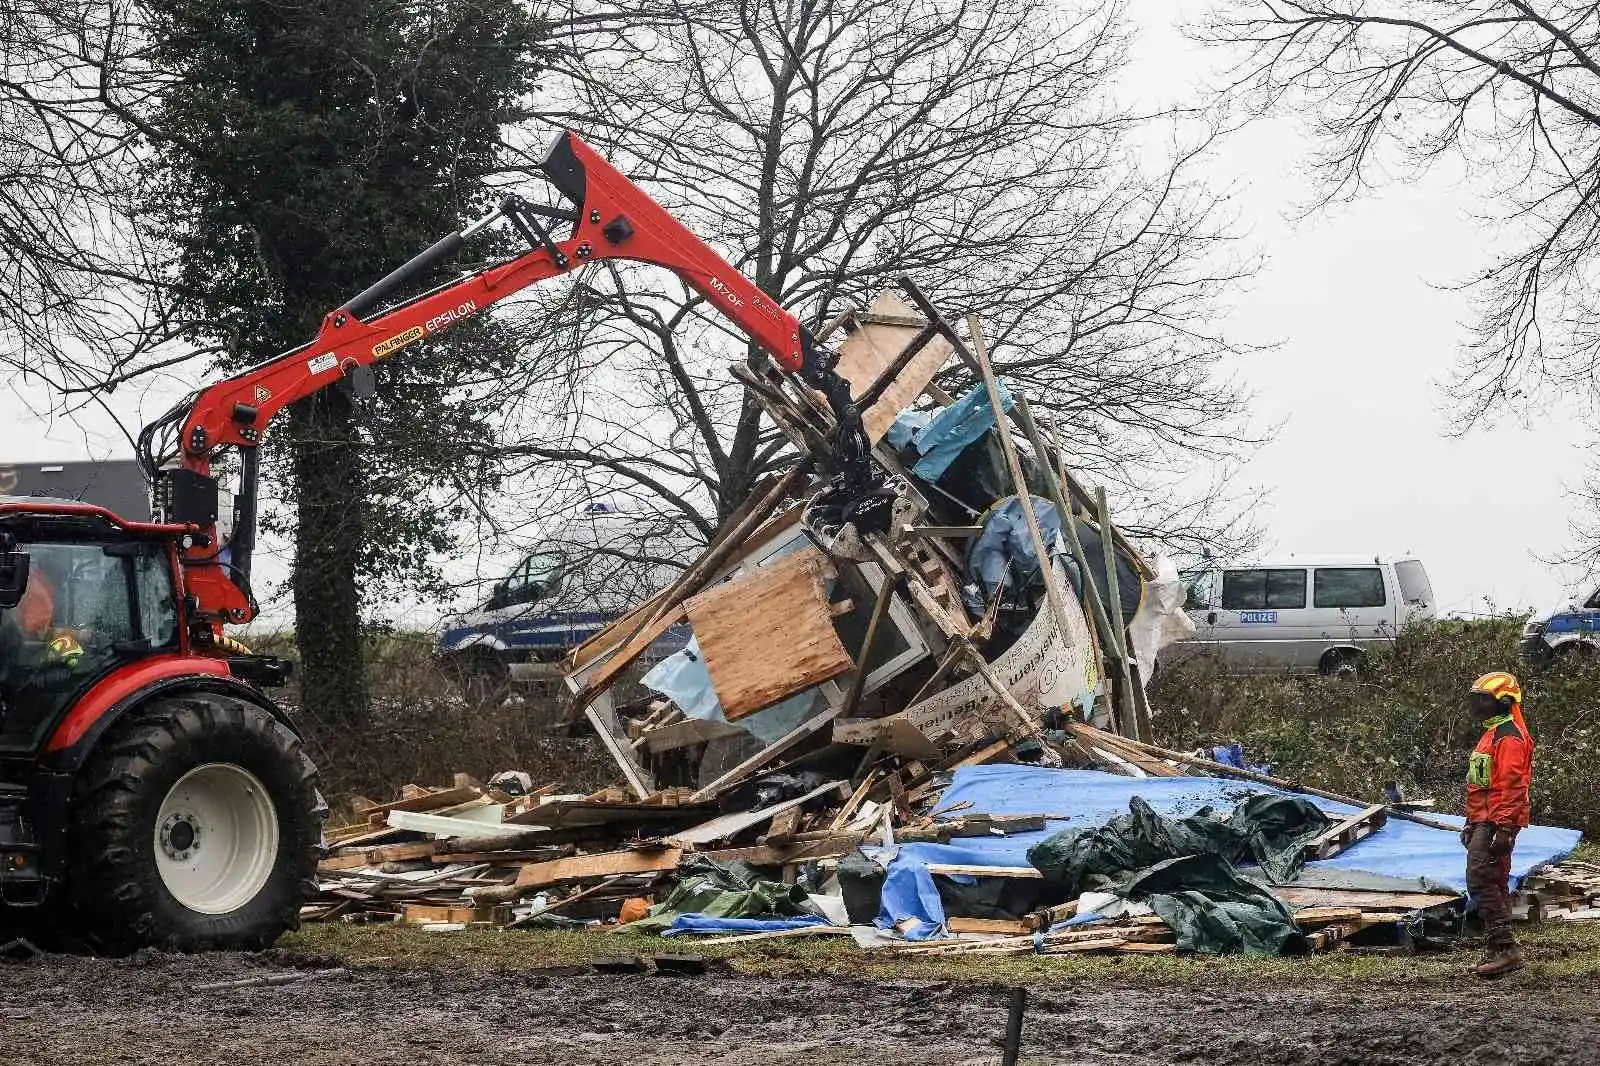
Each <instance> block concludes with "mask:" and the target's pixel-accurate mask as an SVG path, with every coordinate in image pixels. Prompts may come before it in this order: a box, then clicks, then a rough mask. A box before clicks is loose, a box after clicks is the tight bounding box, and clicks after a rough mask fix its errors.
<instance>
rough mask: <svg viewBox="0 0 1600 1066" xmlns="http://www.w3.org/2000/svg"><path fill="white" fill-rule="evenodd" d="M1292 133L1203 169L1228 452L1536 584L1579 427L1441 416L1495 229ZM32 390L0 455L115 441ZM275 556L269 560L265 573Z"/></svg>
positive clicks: (1278, 519) (1298, 522) (1423, 190)
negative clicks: (1363, 184) (1338, 196)
mask: <svg viewBox="0 0 1600 1066" xmlns="http://www.w3.org/2000/svg"><path fill="white" fill-rule="evenodd" d="M1136 6H1137V5H1136ZM1146 7H1147V9H1148V8H1156V7H1161V8H1165V7H1166V5H1146ZM1179 7H1180V9H1182V10H1183V11H1186V12H1193V11H1195V10H1197V9H1198V5H1197V4H1195V3H1192V2H1190V0H1183V2H1182V3H1180V4H1179ZM1168 10H1170V9H1168ZM1138 54H1139V67H1138V69H1137V70H1136V71H1135V72H1134V75H1135V76H1134V78H1133V79H1132V81H1131V82H1130V85H1129V86H1128V88H1129V91H1130V92H1133V93H1135V94H1136V95H1142V94H1144V93H1146V92H1148V93H1150V94H1151V98H1152V99H1155V98H1158V97H1161V98H1165V99H1168V100H1171V99H1173V98H1175V95H1174V94H1182V93H1183V92H1184V91H1185V88H1186V86H1188V85H1192V84H1193V83H1194V82H1195V81H1196V80H1197V79H1198V78H1199V77H1200V76H1201V75H1202V73H1203V70H1204V67H1205V65H1206V63H1207V62H1208V59H1209V57H1207V56H1204V55H1201V54H1199V53H1198V52H1197V50H1196V49H1195V48H1194V47H1193V46H1191V45H1189V44H1188V43H1187V42H1185V41H1184V40H1183V39H1182V38H1181V37H1180V36H1179V35H1178V34H1177V33H1176V32H1175V30H1174V28H1173V25H1172V24H1169V23H1167V22H1165V21H1157V22H1154V23H1152V24H1150V25H1147V26H1146V27H1145V29H1144V33H1143V37H1142V39H1141V41H1140V44H1139V53H1138ZM1308 148H1309V145H1308V144H1307V142H1306V141H1305V140H1304V139H1303V138H1302V137H1301V136H1300V134H1299V131H1298V130H1297V129H1296V127H1295V125H1294V124H1293V123H1292V122H1289V121H1278V122H1273V123H1265V124H1259V125H1255V126H1252V127H1250V128H1248V129H1246V130H1245V131H1244V132H1242V133H1240V134H1237V135H1235V137H1234V138H1233V139H1232V140H1230V142H1229V144H1228V146H1227V148H1226V150H1225V152H1224V153H1223V155H1222V157H1221V158H1219V159H1218V160H1217V161H1216V163H1215V164H1214V165H1213V167H1212V170H1213V171H1214V173H1215V177H1216V179H1217V181H1218V182H1219V183H1223V184H1226V183H1228V182H1231V181H1238V182H1239V183H1240V192H1239V204H1238V206H1239V208H1240V210H1241V213H1242V216H1243V219H1244V220H1245V222H1246V223H1247V224H1248V225H1249V227H1250V229H1251V235H1252V238H1253V239H1254V241H1256V242H1257V243H1258V244H1259V246H1260V248H1261V249H1262V250H1263V251H1264V252H1265V253H1266V255H1267V256H1268V261H1267V265H1266V268H1265V269H1264V270H1263V271H1262V273H1261V274H1260V275H1259V277H1258V278H1257V279H1256V281H1255V283H1254V285H1253V286H1252V288H1251V290H1250V291H1249V292H1248V293H1246V294H1244V295H1243V296H1242V297H1241V298H1240V299H1239V300H1238V301H1237V303H1236V308H1235V311H1234V312H1233V314H1232V316H1231V317H1230V319H1229V320H1228V322H1227V323H1226V326H1227V329H1228V330H1229V332H1230V333H1231V335H1233V336H1234V337H1236V338H1237V339H1239V340H1242V341H1247V342H1252V343H1277V344H1278V347H1276V348H1275V349H1273V350H1271V351H1269V352H1266V353H1264V354H1260V355H1254V356H1250V357H1247V358H1243V359H1241V360H1239V361H1238V362H1237V364H1236V365H1235V366H1233V367H1232V370H1233V371H1234V372H1235V373H1236V374H1237V375H1238V377H1239V378H1240V380H1241V381H1242V382H1244V383H1245V384H1246V385H1247V386H1248V387H1249V388H1250V389H1252V390H1253V391H1254V392H1255V394H1256V406H1255V410H1256V413H1257V418H1258V420H1259V423H1260V424H1261V425H1272V424H1275V423H1279V422H1281V423H1282V426H1281V429H1280V430H1279V431H1278V434H1277V437H1276V439H1275V440H1273V442H1272V443H1270V444H1268V445H1266V446H1265V447H1263V448H1262V449H1261V451H1260V452H1259V453H1258V454H1257V456H1256V457H1255V458H1254V459H1253V460H1252V461H1251V462H1250V464H1249V465H1248V466H1247V467H1246V468H1245V470H1244V472H1243V477H1244V480H1245V481H1246V482H1247V483H1248V484H1249V485H1251V486H1255V487H1259V488H1262V489H1265V490H1266V491H1267V492H1268V493H1269V496H1268V500H1267V503H1266V504H1265V506H1264V509H1263V510H1262V512H1261V514H1260V525H1261V526H1262V527H1263V528H1264V529H1265V530H1266V532H1267V536H1268V547H1269V548H1270V549H1271V550H1272V551H1273V552H1274V553H1290V552H1302V553H1309V552H1319V553H1325V552H1337V553H1341V554H1346V553H1362V554H1365V553H1369V552H1370V553H1382V554H1387V555H1397V554H1406V553H1410V554H1415V555H1416V556H1417V557H1419V558H1421V559H1422V560H1423V561H1424V562H1425V563H1426V564H1427V567H1428V570H1429V572H1430V574H1431V576H1432V579H1433V585H1434V589H1435V592H1436V594H1437V596H1438V599H1439V606H1440V608H1441V609H1442V610H1445V611H1451V612H1463V613H1467V612H1478V611H1484V610H1487V609H1488V608H1489V607H1490V606H1491V605H1492V606H1493V607H1495V608H1497V609H1508V608H1519V607H1530V606H1549V605H1551V604H1553V603H1554V602H1556V601H1557V600H1558V599H1559V598H1561V597H1563V596H1564V595H1565V593H1566V589H1567V581H1569V580H1571V579H1572V576H1573V575H1563V574H1562V573H1561V572H1559V571H1558V570H1557V569H1556V568H1554V567H1552V566H1550V565H1549V564H1547V563H1545V562H1542V561H1540V557H1541V556H1544V557H1549V556H1553V555H1557V554H1559V553H1560V552H1561V551H1562V549H1563V547H1564V546H1566V545H1567V544H1568V543H1569V534H1568V528H1567V523H1568V518H1569V499H1568V497H1567V495H1566V494H1565V489H1566V487H1567V486H1570V485H1572V484H1574V483H1576V482H1577V481H1578V480H1579V479H1580V478H1581V476H1582V472H1583V455H1584V445H1585V443H1586V442H1587V441H1588V440H1589V435H1588V434H1587V431H1585V430H1584V429H1583V427H1582V426H1581V424H1580V423H1579V421H1578V420H1577V419H1576V418H1575V417H1574V415H1573V414H1572V413H1571V412H1563V411H1554V412H1551V413H1550V414H1549V416H1548V417H1544V418H1541V419H1539V420H1537V421H1535V422H1534V423H1533V424H1532V425H1529V426H1523V425H1521V424H1519V423H1518V421H1517V420H1516V419H1515V418H1507V419H1505V420H1504V424H1503V425H1501V426H1499V427H1498V428H1496V429H1494V430H1492V431H1481V430H1480V431H1475V432H1473V433H1472V434H1470V435H1468V436H1466V437H1464V438H1458V437H1454V436H1451V435H1449V434H1448V433H1447V430H1448V429H1449V427H1450V421H1449V417H1448V415H1447V413H1446V405H1445V400H1444V396H1443V394H1442V392H1441V391H1440V388H1439V382H1440V381H1441V380H1442V379H1443V378H1444V377H1445V376H1446V375H1447V374H1448V373H1449V371H1450V368H1451V365H1452V361H1453V359H1454V355H1455V352H1456V350H1457V348H1458V345H1459V344H1460V342H1461V340H1462V339H1463V337H1464V335H1465V325H1464V324H1465V322H1466V321H1467V320H1468V319H1469V318H1470V307H1469V305H1468V302H1467V298H1466V297H1465V296H1464V295H1463V294H1460V293H1457V292H1451V291H1446V290H1445V289H1444V288H1443V286H1445V285H1447V284H1449V283H1450V282H1453V281H1455V280H1458V279H1460V278H1462V277H1464V276H1466V275H1468V274H1470V272H1471V271H1472V269H1473V268H1474V267H1475V266H1478V265H1480V264H1482V263H1483V262H1485V261H1486V249H1487V247H1488V245H1489V244H1490V242H1492V241H1493V240H1494V239H1495V234H1493V233H1489V232H1485V231H1484V229H1483V228H1482V226H1481V225H1480V224H1479V223H1478V222H1477V221H1476V220H1475V219H1474V217H1473V216H1472V208H1473V205H1474V202H1475V201H1474V195H1473V190H1472V189H1470V188H1463V187H1460V186H1459V185H1457V184H1455V183H1453V182H1452V180H1451V178H1450V176H1449V175H1441V176H1439V177H1437V178H1435V179H1432V180H1428V181H1424V182H1420V183H1411V184H1405V185H1398V186H1396V187H1393V188H1390V189H1388V190H1386V191H1385V192H1384V193H1383V194H1382V195H1379V196H1375V197H1372V198H1369V199H1365V200H1363V201H1361V202H1358V203H1356V204H1354V205H1351V206H1349V207H1346V208H1342V209H1340V210H1339V211H1338V212H1337V213H1335V214H1332V215H1324V216H1320V217H1317V218H1314V219H1312V220H1310V221H1293V220H1292V218H1291V217H1290V216H1291V215H1292V212H1293V208H1294V207H1295V206H1296V204H1297V203H1298V202H1301V201H1303V200H1304V199H1305V197H1306V196H1307V194H1308V191H1309V186H1308V185H1307V183H1306V182H1305V181H1304V180H1303V179H1302V177H1301V176H1300V175H1299V173H1298V168H1299V166H1300V165H1301V164H1302V163H1303V162H1304V159H1305V156H1306V153H1307V150H1308ZM181 387H182V385H181V383H177V382H170V381H169V382H164V383H161V384H160V385H158V386H156V387H154V388H153V389H146V390H142V391H126V392H124V393H120V394H118V395H117V396H115V397H114V398H113V400H112V404H111V406H112V407H113V408H114V409H115V410H116V411H117V412H118V413H119V414H120V415H121V416H122V417H123V418H124V420H125V421H126V422H127V424H129V425H137V424H138V423H139V422H140V420H141V419H144V418H148V417H151V416H153V415H155V414H158V413H159V412H160V411H161V410H162V409H164V407H165V406H166V405H168V404H169V403H170V402H171V401H172V399H173V397H174V395H175V394H176V393H177V392H178V391H179V390H180V389H181ZM45 406H46V405H45V404H43V403H42V402H41V400H40V397H39V396H38V394H37V393H36V392H30V391H29V390H28V389H27V388H26V387H24V386H22V385H20V384H18V383H13V390H12V391H11V393H9V394H5V393H0V418H5V419H7V423H6V424H9V425H16V426H18V429H19V430H20V432H13V433H8V434H7V435H6V436H7V440H8V444H7V446H6V448H5V456H4V458H5V459H9V460H13V461H31V460H42V459H78V458H105V457H108V456H128V455H131V449H130V448H129V447H128V445H127V444H126V442H125V441H123V440H122V439H121V438H120V436H118V435H116V434H115V433H112V432H109V431H108V430H109V426H110V422H109V419H108V418H106V417H105V416H103V415H95V416H91V417H87V418H85V419H84V420H82V421H81V422H80V423H78V424H69V423H65V422H61V421H59V420H57V421H53V422H52V421H48V420H44V419H41V418H39V417H37V415H36V414H34V413H33V411H37V410H42V409H44V407H45ZM30 407H31V408H32V410H30ZM274 572H277V573H281V569H280V567H279V566H277V565H271V564H269V566H268V573H267V574H266V575H263V577H266V578H269V579H270V576H271V575H272V574H273V573H274ZM273 613H274V614H277V613H279V612H273Z"/></svg>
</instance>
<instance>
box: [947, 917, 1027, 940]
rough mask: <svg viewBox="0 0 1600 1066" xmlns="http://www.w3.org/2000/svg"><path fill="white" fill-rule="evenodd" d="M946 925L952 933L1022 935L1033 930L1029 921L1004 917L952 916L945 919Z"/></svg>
mask: <svg viewBox="0 0 1600 1066" xmlns="http://www.w3.org/2000/svg"><path fill="white" fill-rule="evenodd" d="M944 927H945V928H946V929H948V930H950V931H951V932H952V933H1002V934H1004V935H1006V936H1021V935H1022V934H1023V933H1027V932H1031V931H1032V930H1030V929H1029V928H1028V923H1027V922H1023V921H1013V920H1008V919H1003V918H957V917H951V918H946V919H945V920H944Z"/></svg>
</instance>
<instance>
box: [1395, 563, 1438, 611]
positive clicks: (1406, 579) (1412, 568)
mask: <svg viewBox="0 0 1600 1066" xmlns="http://www.w3.org/2000/svg"><path fill="white" fill-rule="evenodd" d="M1394 576H1395V578H1396V579H1397V580H1399V582H1400V598H1401V599H1402V600H1405V601H1406V602H1407V603H1409V604H1413V605H1416V606H1422V607H1426V606H1428V605H1429V604H1431V603H1432V602H1433V585H1432V584H1430V583H1429V581H1428V571H1426V570H1424V569H1423V568H1422V562H1421V560H1419V559H1401V560H1400V561H1399V562H1397V563H1395V564H1394Z"/></svg>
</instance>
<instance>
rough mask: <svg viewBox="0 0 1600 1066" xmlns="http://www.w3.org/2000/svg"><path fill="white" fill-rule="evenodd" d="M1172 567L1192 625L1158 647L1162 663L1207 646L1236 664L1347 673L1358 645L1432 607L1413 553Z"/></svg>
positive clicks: (1256, 669)
mask: <svg viewBox="0 0 1600 1066" xmlns="http://www.w3.org/2000/svg"><path fill="white" fill-rule="evenodd" d="M1180 576H1181V577H1182V578H1183V581H1184V585H1185V587H1186V588H1187V590H1188V593H1187V600H1186V602H1185V604H1184V609H1185V610H1186V611H1188V613H1189V617H1190V618H1191V619H1192V620H1193V621H1194V623H1195V634H1194V636H1193V637H1192V638H1190V639H1188V640H1185V641H1180V642H1178V643H1176V644H1172V645H1169V646H1168V647H1166V648H1165V649H1163V650H1162V653H1161V663H1162V665H1169V664H1171V663H1173V662H1176V661H1179V660H1182V659H1185V658H1192V657H1194V656H1197V655H1201V654H1210V655H1213V656H1215V658H1216V659H1217V661H1218V662H1219V663H1220V664H1221V665H1222V666H1223V667H1225V668H1226V669H1228V670H1237V671H1240V672H1249V673H1274V672H1282V673H1310V672H1313V671H1315V672H1318V673H1322V674H1328V675H1338V676H1348V675H1350V674H1353V673H1354V672H1355V668H1356V664H1357V663H1358V662H1359V661H1360V658H1361V656H1362V654H1363V653H1364V652H1365V651H1366V650H1367V649H1369V648H1371V647H1373V646H1375V645H1377V644H1378V643H1380V642H1382V641H1387V640H1392V639H1394V636H1395V634H1397V633H1398V632H1399V631H1400V629H1401V627H1402V626H1404V625H1405V624H1406V623H1407V622H1410V621H1412V620H1413V619H1417V618H1427V617H1432V615H1433V613H1434V605H1433V587H1432V586H1431V585H1430V584H1429V581H1428V572H1427V570H1426V569H1425V568H1424V567H1423V565H1422V563H1421V561H1420V560H1417V559H1396V560H1386V559H1382V558H1376V557H1372V556H1366V557H1360V556H1331V555H1330V556H1288V557H1285V558H1281V559H1269V560H1266V561H1263V562H1258V563H1251V564H1248V565H1237V566H1214V567H1205V568H1200V569H1194V570H1187V571H1184V572H1183V573H1182V574H1181V575H1180Z"/></svg>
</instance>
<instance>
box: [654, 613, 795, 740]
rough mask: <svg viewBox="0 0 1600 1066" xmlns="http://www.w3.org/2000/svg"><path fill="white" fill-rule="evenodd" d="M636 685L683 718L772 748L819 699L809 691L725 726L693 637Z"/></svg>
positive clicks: (713, 688)
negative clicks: (741, 733) (657, 696)
mask: <svg viewBox="0 0 1600 1066" xmlns="http://www.w3.org/2000/svg"><path fill="white" fill-rule="evenodd" d="M639 683H640V684H641V685H643V686H644V687H645V688H648V689H650V690H651V691H652V692H659V693H661V695H663V696H665V697H667V698H668V699H670V700H671V701H672V702H673V703H675V704H677V705H678V708H679V709H680V710H681V711H683V713H684V715H685V716H686V717H689V718H698V719H700V720H702V721H706V722H724V723H727V724H728V725H732V726H734V727H735V728H738V729H743V730H745V731H746V732H747V733H749V734H750V735H751V736H753V737H755V738H756V739H757V740H759V741H760V742H761V743H762V744H771V743H772V742H773V741H775V740H777V739H778V738H779V737H781V736H783V735H784V734H786V733H788V732H789V731H790V730H792V729H793V728H794V727H795V726H797V725H799V724H800V723H801V722H803V721H805V720H806V719H807V718H809V717H811V714H812V707H813V706H814V705H815V704H816V702H817V697H818V695H820V692H819V690H818V689H815V688H809V689H806V690H805V691H804V692H797V693H795V694H794V695H793V696H790V697H788V698H787V699H782V700H779V701H778V702H777V703H774V704H773V705H772V706H771V707H766V708H763V709H762V710H759V711H757V712H755V713H754V714H747V715H745V716H744V717H743V718H741V719H739V720H738V721H737V722H728V718H727V716H726V715H724V714H723V713H722V703H721V702H720V701H719V700H718V699H717V690H716V688H715V687H714V686H713V685H712V683H711V674H710V672H709V671H708V670H707V669H706V664H705V662H704V661H703V660H702V659H701V658H700V645H699V644H697V643H696V642H695V640H694V638H693V637H691V638H690V639H689V643H688V645H687V646H686V647H685V648H684V649H683V650H682V651H679V652H675V653H673V654H672V655H669V656H667V657H666V658H665V659H662V660H661V661H660V662H659V663H657V664H656V665H655V666H653V667H651V668H650V671H649V672H648V673H646V674H645V675H644V677H642V678H640V679H639Z"/></svg>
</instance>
